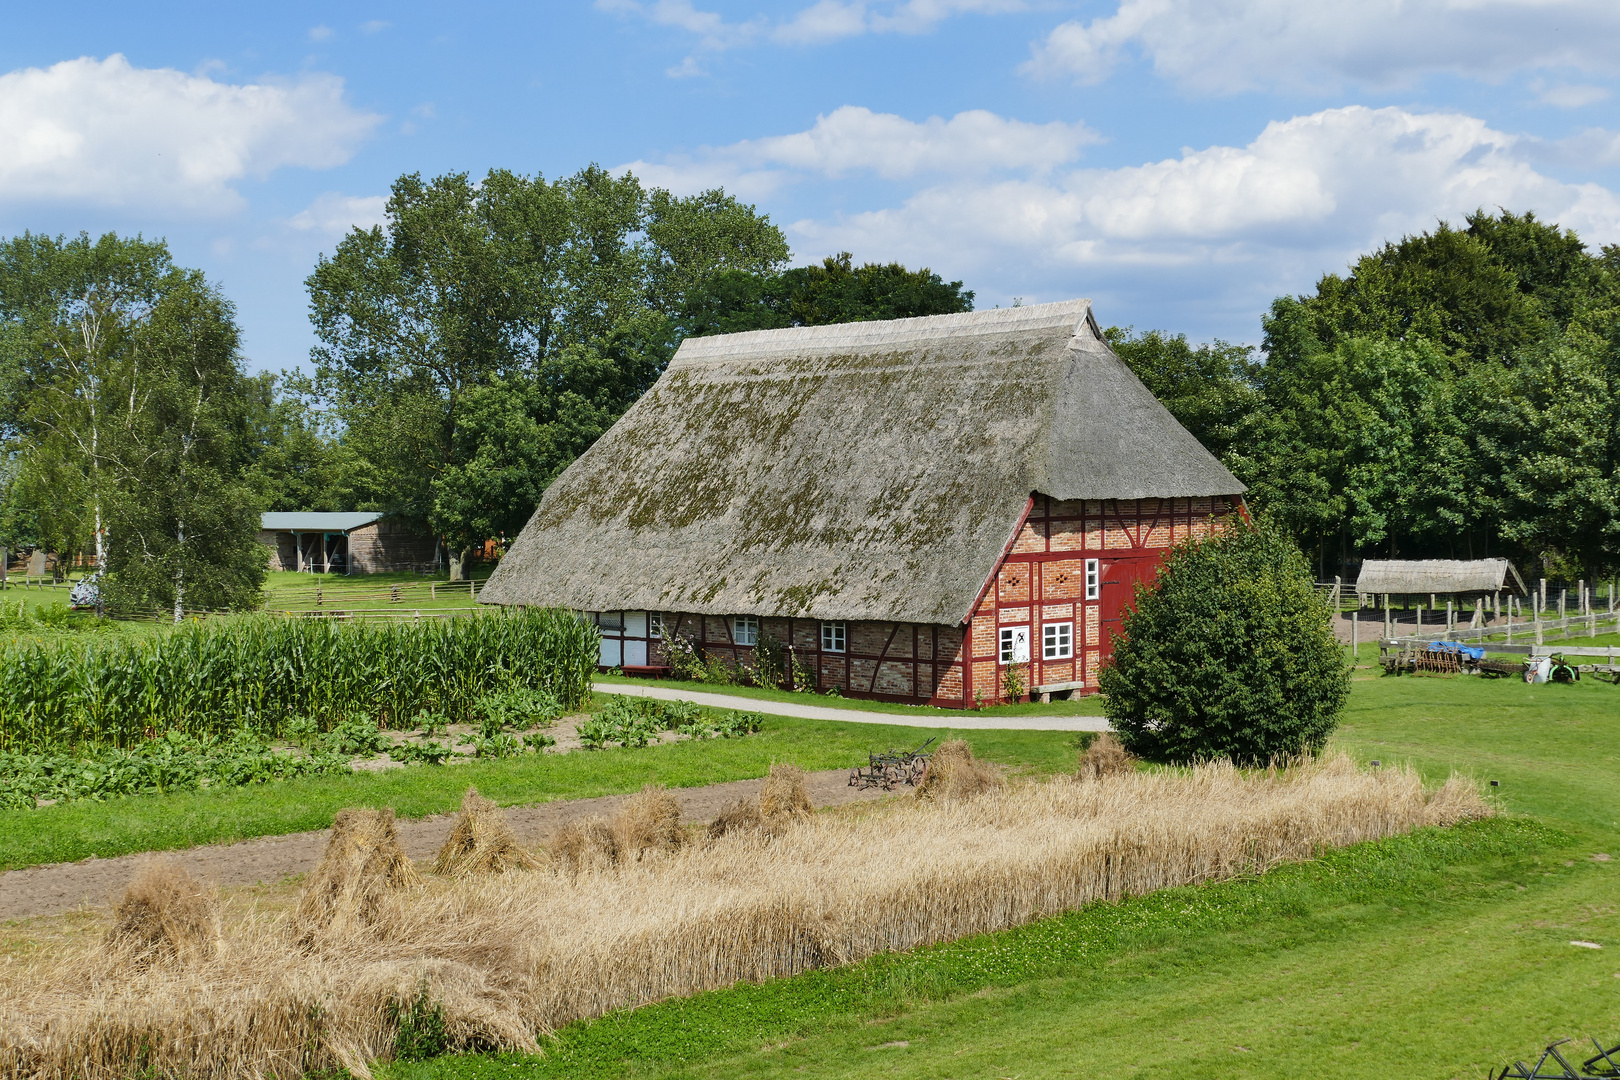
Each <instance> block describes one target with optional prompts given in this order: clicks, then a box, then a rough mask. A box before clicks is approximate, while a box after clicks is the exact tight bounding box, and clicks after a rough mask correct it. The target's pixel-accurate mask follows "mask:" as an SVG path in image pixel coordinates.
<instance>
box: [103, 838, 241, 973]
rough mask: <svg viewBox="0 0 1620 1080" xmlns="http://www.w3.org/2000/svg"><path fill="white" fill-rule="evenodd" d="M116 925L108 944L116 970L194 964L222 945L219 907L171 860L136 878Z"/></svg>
mask: <svg viewBox="0 0 1620 1080" xmlns="http://www.w3.org/2000/svg"><path fill="white" fill-rule="evenodd" d="M113 920H114V921H113V925H112V929H110V930H109V931H107V941H106V944H107V949H108V952H109V954H110V956H109V959H111V960H112V961H113V963H114V965H115V966H120V965H130V966H134V967H141V966H144V965H146V964H149V963H153V962H155V961H161V960H179V961H180V962H181V963H196V962H199V961H203V960H208V959H210V958H211V957H212V956H213V955H214V953H215V951H216V949H217V947H218V944H219V936H220V924H219V904H218V903H217V902H216V900H215V899H214V896H213V894H212V893H211V892H210V891H209V890H207V889H205V888H203V886H202V885H201V884H199V883H198V882H197V881H196V879H194V878H193V877H192V876H191V874H190V873H188V872H187V871H186V868H185V867H183V866H181V865H180V864H179V863H178V862H176V861H175V860H173V859H154V860H152V861H151V862H148V863H146V864H145V865H143V866H142V867H141V868H140V869H139V870H138V871H137V872H136V874H135V877H134V878H133V879H132V880H131V881H130V883H129V887H128V888H126V889H125V890H124V895H123V897H122V898H121V899H120V900H119V901H118V904H117V906H116V907H114V908H113Z"/></svg>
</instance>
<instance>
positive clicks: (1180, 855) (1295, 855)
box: [0, 756, 1489, 1080]
mask: <svg viewBox="0 0 1620 1080" xmlns="http://www.w3.org/2000/svg"><path fill="white" fill-rule="evenodd" d="M658 795H661V793H649V798H653V797H656V796H658ZM346 813H352V812H346ZM1488 813H1489V808H1488V806H1487V804H1486V803H1485V802H1484V801H1483V800H1482V799H1481V797H1480V796H1479V793H1478V791H1477V789H1476V788H1475V786H1474V785H1473V784H1472V783H1470V782H1468V781H1465V780H1463V779H1460V778H1453V779H1452V780H1451V781H1449V782H1447V783H1446V784H1445V785H1444V786H1442V787H1440V788H1439V789H1438V790H1425V788H1424V787H1423V784H1422V782H1421V780H1420V779H1419V777H1418V776H1417V775H1416V774H1415V773H1414V772H1413V771H1411V770H1409V769H1404V768H1385V769H1380V770H1375V771H1371V772H1367V771H1362V770H1359V769H1358V768H1357V767H1356V766H1355V765H1354V763H1352V762H1351V761H1350V760H1349V759H1348V758H1345V757H1342V756H1336V757H1328V758H1325V759H1322V760H1319V761H1317V762H1313V763H1309V764H1303V765H1300V766H1297V767H1294V768H1290V769H1285V770H1268V771H1256V772H1244V771H1240V770H1237V769H1234V768H1232V767H1231V766H1228V765H1209V766H1203V767H1199V768H1195V769H1189V770H1180V771H1162V772H1132V773H1127V774H1124V775H1115V776H1105V777H1101V778H1090V779H1072V778H1067V777H1060V778H1058V779H1055V780H1051V781H1047V782H1041V783H1034V782H1028V783H1015V784H1011V785H1004V786H1001V787H992V788H991V789H990V790H988V791H985V792H983V793H981V794H977V795H973V796H971V797H964V798H954V799H952V798H934V799H925V800H911V799H906V800H895V801H894V802H893V803H890V804H885V805H882V806H879V807H876V808H869V809H866V810H864V811H852V812H824V813H820V814H814V815H810V816H808V817H802V816H801V817H797V818H794V819H793V820H792V821H791V823H790V824H788V825H786V826H783V827H777V828H770V829H765V828H754V829H727V830H725V831H724V832H723V834H722V835H719V836H697V835H692V836H691V837H690V838H689V839H688V840H686V841H684V842H682V843H679V844H674V845H671V844H668V843H665V844H662V845H661V846H641V847H635V846H631V847H625V846H623V845H621V846H620V847H619V848H618V849H617V850H618V851H619V852H620V855H619V857H618V858H617V859H616V860H615V861H608V860H597V861H595V862H590V861H585V862H581V861H577V860H575V861H566V860H562V859H556V860H547V859H546V858H545V856H544V854H543V853H536V854H537V856H538V857H539V861H540V863H541V867H542V868H540V869H534V870H512V871H508V872H506V873H499V874H482V875H480V874H465V875H462V876H458V877H426V878H422V877H419V876H418V875H416V874H415V873H414V872H410V873H405V872H403V870H404V869H408V868H400V867H398V866H393V869H392V870H390V871H389V872H390V873H391V874H392V875H393V876H392V877H391V878H389V879H388V880H389V881H390V882H393V884H383V885H378V884H376V883H373V885H374V887H370V888H367V889H359V890H355V889H350V892H352V893H355V894H356V895H359V894H360V893H364V894H365V896H366V897H367V898H368V899H367V901H366V903H365V905H363V906H362V907H351V908H349V909H347V910H337V909H332V910H329V911H328V912H327V913H326V914H325V915H320V914H319V913H318V912H317V913H315V914H312V912H313V911H315V909H316V908H317V907H318V906H319V905H314V904H312V903H309V902H304V903H301V904H300V905H299V910H298V911H296V912H270V911H263V910H248V911H244V912H242V913H240V914H237V915H235V916H233V917H228V918H224V919H215V920H213V921H212V922H210V921H209V920H208V919H206V918H202V917H201V916H196V915H194V916H192V917H191V918H190V921H189V922H188V923H186V925H188V926H198V927H205V928H206V929H204V930H202V931H195V932H196V933H206V934H209V935H212V939H211V940H209V941H207V942H205V943H203V945H202V946H201V947H188V948H179V947H174V948H169V947H163V948H157V947H152V946H150V943H148V945H146V946H143V947H142V948H140V949H136V948H134V947H122V946H117V945H116V943H113V944H110V945H108V946H102V947H97V948H91V947H90V946H88V945H87V946H84V947H82V948H80V949H77V950H75V949H72V948H64V949H57V950H55V951H54V952H52V953H50V954H49V955H42V956H32V957H12V958H9V959H7V960H6V961H5V962H4V966H3V967H0V1076H4V1077H24V1076H26V1077H42V1078H51V1080H54V1078H61V1080H67V1078H68V1077H79V1078H82V1080H97V1078H102V1077H107V1078H112V1077H119V1078H122V1077H129V1076H132V1075H135V1074H141V1075H158V1076H170V1075H173V1076H180V1075H184V1076H186V1077H191V1078H198V1080H203V1078H226V1077H231V1078H235V1077H241V1078H248V1077H264V1076H275V1077H278V1078H288V1080H290V1078H292V1077H296V1076H300V1075H302V1074H303V1073H305V1072H307V1071H312V1070H317V1069H330V1068H332V1067H335V1066H342V1067H345V1068H347V1069H349V1070H350V1071H351V1072H353V1073H354V1074H355V1075H357V1076H361V1077H366V1076H369V1075H370V1074H369V1069H368V1065H369V1064H370V1063H372V1062H374V1061H378V1060H386V1059H388V1058H389V1057H390V1056H391V1054H392V1051H393V1044H394V1038H395V1033H396V1029H397V1023H398V1019H397V1018H398V1008H399V1006H400V1004H401V1003H407V1002H411V1001H413V1000H417V999H418V998H419V997H421V996H422V995H424V994H425V995H426V996H427V997H428V998H431V999H432V1000H433V1001H435V1002H437V1003H438V1004H439V1006H440V1007H441V1008H442V1010H443V1015H444V1018H445V1021H446V1025H447V1033H448V1036H449V1040H450V1043H451V1045H452V1046H453V1047H455V1048H457V1049H479V1048H510V1049H527V1050H535V1049H537V1036H538V1035H541V1034H544V1033H546V1032H549V1031H552V1030H555V1029H557V1028H559V1027H561V1026H562V1025H565V1024H568V1023H570V1022H572V1021H575V1020H580V1019H584V1018H589V1017H595V1016H600V1015H602V1014H604V1013H607V1012H610V1011H612V1010H616V1009H624V1008H630V1007H635V1006H638V1005H642V1004H646V1003H649V1002H653V1001H658V1000H660V999H663V998H667V997H670V996H675V995H685V994H692V993H697V992H700V991H703V990H708V989H712V988H717V987H723V986H727V985H730V984H732V983H734V982H737V981H739V980H763V979H770V978H776V977H780V976H786V975H793V974H796V973H798V972H802V971H806V970H810V969H813V968H821V967H828V966H832V965H837V964H846V963H850V962H853V961H858V960H861V959H863V958H865V957H869V956H872V955H874V954H877V953H881V952H884V951H889V950H900V949H910V948H914V947H916V946H920V945H927V944H931V943H935V942H941V941H948V940H952V939H955V938H960V937H963V936H966V935H969V934H976V933H983V932H986V931H994V930H1001V929H1005V928H1008V927H1014V926H1018V925H1021V924H1024V923H1028V922H1030V921H1031V920H1034V919H1039V918H1041V917H1043V916H1048V915H1053V914H1057V913H1060V912H1064V911H1069V910H1073V909H1075V908H1078V907H1080V906H1082V905H1085V904H1088V903H1091V902H1094V901H1117V900H1119V899H1121V898H1123V897H1126V896H1131V895H1139V894H1143V893H1147V892H1151V891H1153V890H1155V889H1160V888H1164V887H1167V886H1175V885H1187V884H1192V883H1197V882H1202V881H1209V880H1216V879H1222V878H1230V877H1233V876H1236V875H1243V874H1252V873H1260V872H1264V871H1265V870H1267V869H1269V868H1270V867H1273V866H1276V865H1278V864H1280V863H1284V862H1288V861H1294V860H1301V859H1307V858H1310V857H1311V856H1312V855H1313V854H1314V853H1316V852H1318V851H1320V850H1322V849H1324V848H1328V847H1337V846H1342V845H1346V844H1354V843H1359V842H1361V841H1365V840H1374V839H1378V838H1381V837H1385V836H1390V835H1392V834H1396V833H1402V832H1407V831H1410V830H1412V829H1414V828H1418V827H1421V826H1426V825H1450V824H1453V823H1455V822H1458V821H1461V820H1465V819H1469V818H1475V817H1482V816H1486V815H1487V814H1488ZM377 820H378V821H379V822H380V823H381V825H379V828H383V829H384V833H385V834H386V835H384V833H379V834H378V835H379V837H381V839H379V840H378V841H377V842H378V843H379V844H381V845H382V848H378V849H377V850H378V851H382V854H381V855H376V856H375V857H373V856H369V855H367V854H366V851H367V850H370V849H364V848H363V844H362V846H361V847H354V846H353V844H354V843H356V842H357V841H354V840H353V838H352V836H351V838H350V840H347V841H344V842H345V843H350V844H351V848H350V849H346V850H347V852H348V853H347V854H342V853H338V854H334V853H333V850H332V849H329V854H328V860H329V861H332V860H339V861H341V859H347V860H348V861H347V862H343V863H342V865H344V866H349V867H351V868H361V869H354V871H353V872H355V873H361V872H364V871H363V867H364V866H366V865H370V863H369V862H368V859H370V860H371V862H376V861H377V860H379V859H380V860H381V861H382V862H383V863H388V862H389V859H390V858H392V857H391V856H388V855H387V853H386V851H383V848H385V847H386V844H387V842H388V837H391V835H392V818H391V816H389V817H388V818H387V819H386V821H384V819H383V817H382V815H378V816H377ZM604 829H605V830H606V827H605V826H604ZM606 831H611V830H606ZM336 842H337V841H336V837H335V838H334V843H336ZM340 855H341V859H340ZM395 862H397V860H395ZM334 865H336V863H334ZM389 865H391V866H392V865H393V864H392V863H390V864H389ZM327 869H328V868H327V867H326V866H325V864H323V871H326V870H327ZM335 872H336V871H333V873H335ZM321 875H322V871H318V872H317V873H316V874H314V875H312V878H314V879H320V878H321ZM327 876H328V878H330V877H331V874H330V873H328V875H327ZM182 891H183V890H182ZM341 892H342V890H341V889H339V890H336V891H334V890H332V889H330V888H329V889H328V893H329V894H330V895H334V896H335V895H338V894H339V893H341ZM132 894H133V890H132ZM323 895H326V894H323ZM305 900H306V901H308V900H309V897H308V896H306V898H305ZM339 907H341V905H339ZM153 925H156V924H155V923H154V924H153Z"/></svg>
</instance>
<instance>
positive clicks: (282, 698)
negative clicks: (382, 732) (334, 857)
mask: <svg viewBox="0 0 1620 1080" xmlns="http://www.w3.org/2000/svg"><path fill="white" fill-rule="evenodd" d="M596 637H597V635H596V630H595V628H594V627H591V626H587V625H585V624H583V623H581V622H580V621H579V620H578V619H577V618H575V617H574V616H573V615H572V614H570V613H568V612H565V611H560V610H527V611H520V612H491V613H488V614H480V615H469V616H466V617H463V618H456V619H442V620H433V621H432V622H422V623H404V624H392V625H375V624H371V623H333V622H327V621H315V620H303V619H287V618H282V617H277V616H268V615H266V616H254V617H248V618H244V619H240V620H230V621H218V622H207V623H192V624H187V625H184V626H181V627H179V628H177V629H175V630H174V631H172V632H169V633H166V634H162V635H158V636H155V637H150V638H140V639H132V638H111V637H108V638H102V639H98V640H94V641H91V642H88V643H78V642H71V643H54V642H51V643H47V642H40V641H32V642H21V643H17V644H13V645H11V646H9V647H8V648H6V649H4V650H3V651H0V750H18V749H23V748H31V749H54V748H62V747H70V746H71V747H78V748H81V749H82V748H88V747H107V746H111V747H120V748H127V747H132V746H135V745H138V744H140V743H142V742H145V741H147V740H150V739H152V738H153V737H155V736H157V735H163V734H167V733H169V732H179V733H183V734H185V735H188V736H193V737H199V738H200V737H203V736H215V737H223V736H227V735H230V734H232V733H235V732H237V731H239V730H241V729H247V730H250V731H252V732H254V733H255V734H257V735H258V736H260V737H270V736H279V735H282V734H284V733H285V732H286V731H287V729H288V725H290V724H292V723H293V722H295V721H302V722H304V723H309V722H311V721H313V722H314V724H315V725H317V726H318V727H319V728H320V729H321V730H329V729H330V728H331V727H333V726H335V725H337V724H339V723H341V722H343V721H345V720H350V719H353V718H354V717H357V716H361V717H367V718H370V719H372V720H373V721H375V722H376V723H377V724H378V725H379V726H383V727H399V726H403V725H405V724H408V723H410V722H411V719H412V718H413V717H415V716H416V715H417V714H418V713H420V712H422V711H424V710H426V711H428V712H431V713H437V714H442V715H444V716H446V717H449V718H450V719H451V720H454V721H461V720H464V719H467V718H469V717H470V715H471V714H472V712H473V710H474V707H475V705H476V703H478V702H479V701H480V700H481V699H483V698H484V697H486V696H487V695H489V694H490V693H492V692H496V691H501V690H504V689H508V688H512V687H518V688H529V689H534V690H543V691H546V692H547V693H549V694H550V695H552V696H553V697H555V699H556V700H557V701H558V702H559V703H560V704H561V705H562V706H563V707H565V708H569V709H573V708H578V707H580V706H581V705H582V704H584V703H585V702H587V701H589V700H590V691H591V683H590V679H591V674H592V673H593V672H594V671H595V669H596V661H597V648H598V646H597V640H596Z"/></svg>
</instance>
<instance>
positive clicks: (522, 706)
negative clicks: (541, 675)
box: [472, 686, 564, 731]
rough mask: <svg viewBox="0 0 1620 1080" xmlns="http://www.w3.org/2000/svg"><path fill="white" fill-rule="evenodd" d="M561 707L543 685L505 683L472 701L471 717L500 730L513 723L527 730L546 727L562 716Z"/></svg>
mask: <svg viewBox="0 0 1620 1080" xmlns="http://www.w3.org/2000/svg"><path fill="white" fill-rule="evenodd" d="M563 712H564V709H563V705H562V702H560V701H558V700H557V695H556V694H553V693H552V692H551V691H549V690H546V689H544V688H536V687H532V686H508V687H506V688H505V689H503V690H498V691H496V692H495V693H492V694H485V695H484V696H483V697H481V698H479V699H478V700H477V701H475V702H473V707H472V715H473V719H474V720H475V721H477V722H478V723H479V724H480V725H481V726H484V727H491V726H492V727H493V729H494V730H497V731H498V730H500V729H501V728H505V727H514V728H517V729H519V730H521V731H527V730H528V729H529V728H532V727H550V726H551V725H552V724H555V723H556V722H557V721H558V720H560V719H562V715H563Z"/></svg>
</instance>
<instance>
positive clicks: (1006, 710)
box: [595, 675, 1103, 719]
mask: <svg viewBox="0 0 1620 1080" xmlns="http://www.w3.org/2000/svg"><path fill="white" fill-rule="evenodd" d="M595 678H596V681H597V682H599V683H610V684H618V685H629V686H662V687H664V688H665V689H668V690H674V691H676V692H677V693H693V692H696V693H701V694H731V695H733V696H735V697H740V698H748V699H750V700H753V701H785V702H792V703H793V704H795V705H817V706H821V707H824V708H829V709H857V710H860V711H862V712H883V713H892V714H894V715H896V716H938V717H940V718H942V719H943V718H948V717H953V716H1101V715H1102V714H1103V702H1102V698H1100V697H1097V696H1095V695H1094V696H1092V697H1085V698H1076V699H1074V700H1072V701H1053V702H1048V703H1046V704H1044V705H1043V704H1042V703H1040V702H1038V701H1036V702H1024V703H1023V704H1021V705H987V706H985V707H984V708H982V709H936V708H933V707H932V706H929V705H902V704H900V703H898V702H893V701H868V700H867V699H865V698H846V697H835V696H832V695H829V694H795V693H793V692H792V691H790V690H777V689H774V688H769V687H761V686H729V685H726V684H723V683H699V682H680V681H677V680H675V679H632V678H629V677H628V676H624V675H597V676H596V677H595Z"/></svg>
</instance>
